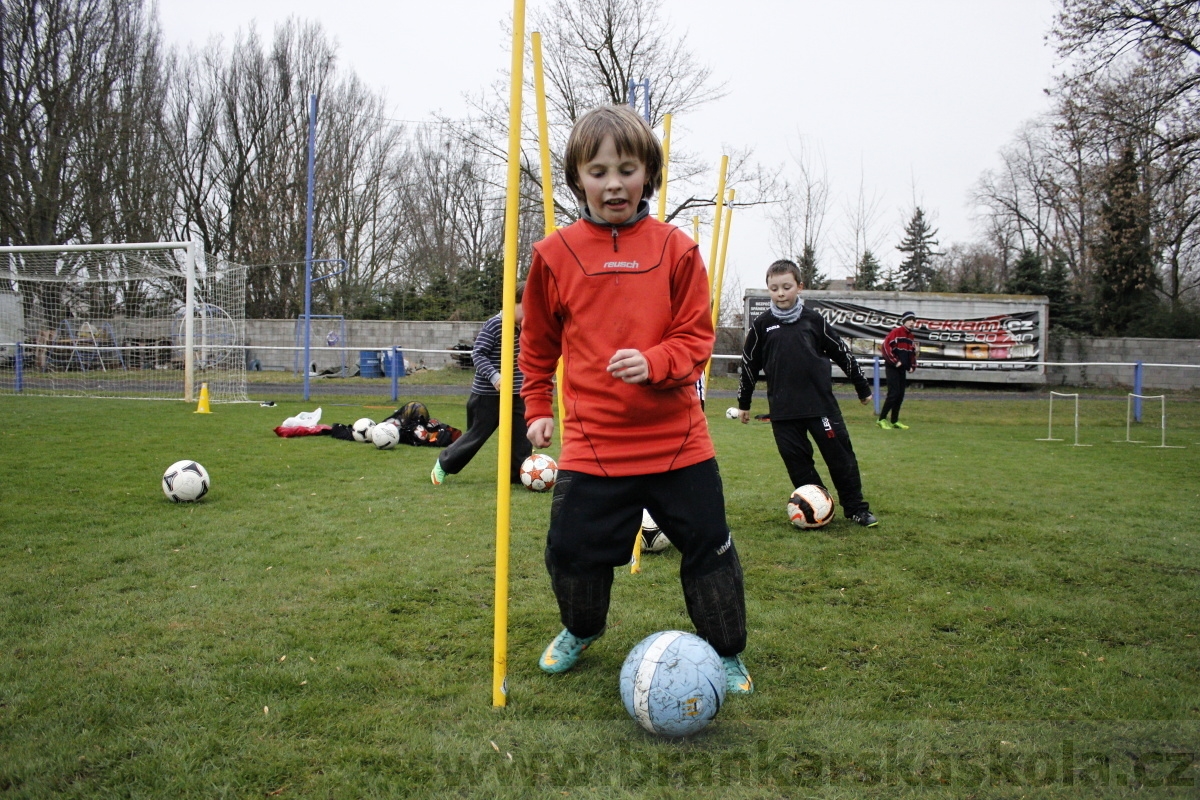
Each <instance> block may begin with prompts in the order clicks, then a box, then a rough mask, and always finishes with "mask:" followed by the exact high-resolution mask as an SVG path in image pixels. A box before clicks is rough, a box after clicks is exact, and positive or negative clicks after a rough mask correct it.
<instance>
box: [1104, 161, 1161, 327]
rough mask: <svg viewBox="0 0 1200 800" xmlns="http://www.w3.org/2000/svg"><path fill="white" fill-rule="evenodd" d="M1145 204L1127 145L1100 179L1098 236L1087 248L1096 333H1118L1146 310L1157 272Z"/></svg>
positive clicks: (1146, 203)
mask: <svg viewBox="0 0 1200 800" xmlns="http://www.w3.org/2000/svg"><path fill="white" fill-rule="evenodd" d="M1148 206H1149V204H1148V202H1147V198H1146V196H1145V193H1144V192H1143V191H1142V189H1141V185H1140V183H1139V181H1138V171H1137V163H1136V161H1135V159H1134V153H1133V148H1132V147H1129V146H1127V147H1126V148H1125V151H1124V152H1123V153H1122V154H1121V160H1120V161H1118V162H1117V163H1116V164H1115V165H1114V166H1113V167H1112V169H1111V170H1110V171H1109V173H1108V176H1107V179H1106V181H1105V187H1104V201H1103V202H1102V204H1101V206H1100V236H1099V241H1098V242H1097V243H1096V246H1095V248H1094V250H1093V253H1094V254H1095V263H1096V274H1095V280H1096V327H1097V329H1098V332H1099V333H1102V334H1116V335H1122V334H1124V333H1125V332H1126V331H1127V330H1128V329H1129V328H1130V327H1131V326H1132V325H1133V324H1134V323H1135V322H1136V321H1137V320H1139V319H1140V318H1141V317H1143V316H1146V315H1148V314H1150V313H1152V308H1153V305H1154V289H1155V283H1156V277H1157V276H1156V275H1155V272H1154V255H1153V252H1152V250H1151V246H1150V214H1149V208H1148Z"/></svg>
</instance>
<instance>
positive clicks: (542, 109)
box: [530, 31, 555, 236]
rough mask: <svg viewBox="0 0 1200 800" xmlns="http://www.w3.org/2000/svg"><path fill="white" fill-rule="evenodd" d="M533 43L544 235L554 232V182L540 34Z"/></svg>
mask: <svg viewBox="0 0 1200 800" xmlns="http://www.w3.org/2000/svg"><path fill="white" fill-rule="evenodd" d="M530 38H531V40H532V45H533V89H534V96H535V97H536V101H537V119H538V144H539V145H540V146H539V148H538V149H539V150H540V151H541V156H542V211H543V212H544V213H545V215H546V235H547V236H549V235H550V234H552V233H554V230H555V225H554V183H553V179H552V176H551V174H550V123H549V121H548V120H547V118H546V79H545V76H544V74H543V72H542V35H541V34H540V33H538V32H537V31H534V32H533V35H532V36H531V37H530Z"/></svg>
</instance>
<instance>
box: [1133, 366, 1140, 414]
mask: <svg viewBox="0 0 1200 800" xmlns="http://www.w3.org/2000/svg"><path fill="white" fill-rule="evenodd" d="M1133 393H1134V394H1135V395H1137V397H1135V398H1133V418H1134V419H1135V420H1137V421H1138V422H1141V421H1142V362H1141V361H1138V362H1136V363H1134V365H1133Z"/></svg>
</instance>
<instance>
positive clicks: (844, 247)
mask: <svg viewBox="0 0 1200 800" xmlns="http://www.w3.org/2000/svg"><path fill="white" fill-rule="evenodd" d="M879 206H880V200H879V197H878V196H877V195H874V194H873V195H871V197H869V198H868V197H867V192H866V186H865V183H864V180H863V178H862V176H861V175H860V176H859V181H858V196H857V197H855V198H854V200H853V201H847V202H846V203H845V205H844V207H843V212H844V215H845V216H844V219H845V226H844V229H843V234H842V239H841V240H840V242H837V243H835V245H834V247H835V251H836V253H837V255H838V257H839V258H840V259H841V261H842V267H843V268H844V269H846V271H847V272H849V273H850V274H851V275H853V276H854V279H855V287H856V288H857V287H858V285H859V267H860V265H861V264H862V263H863V256H864V255H865V254H867V253H872V254H874V253H877V252H879V251H880V249H881V248H882V247H883V243H884V238H883V236H882V234H880V232H879V215H880V208H879ZM872 257H873V256H872ZM868 263H870V262H868ZM868 282H869V283H872V284H873V283H874V281H873V280H871V281H868ZM868 288H869V287H868Z"/></svg>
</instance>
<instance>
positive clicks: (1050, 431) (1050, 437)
mask: <svg viewBox="0 0 1200 800" xmlns="http://www.w3.org/2000/svg"><path fill="white" fill-rule="evenodd" d="M1056 396H1057V397H1073V398H1075V444H1074V445H1072V446H1073V447H1091V445H1090V444H1080V443H1079V395H1078V394H1077V393H1076V394H1064V393H1063V392H1051V393H1050V422H1049V425H1048V426H1047V430H1046V438H1044V439H1036V440H1035V441H1038V442H1061V441H1062V439H1057V438H1055V436H1054V398H1055V397H1056Z"/></svg>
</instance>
